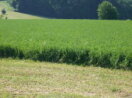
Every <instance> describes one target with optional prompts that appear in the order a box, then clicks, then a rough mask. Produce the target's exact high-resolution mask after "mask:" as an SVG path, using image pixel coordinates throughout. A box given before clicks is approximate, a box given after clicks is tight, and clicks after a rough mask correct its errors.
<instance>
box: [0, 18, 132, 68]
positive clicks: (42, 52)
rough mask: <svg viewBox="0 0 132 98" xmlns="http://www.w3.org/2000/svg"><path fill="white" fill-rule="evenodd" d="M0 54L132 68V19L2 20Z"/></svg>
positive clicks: (3, 55) (0, 24) (40, 59)
mask: <svg viewBox="0 0 132 98" xmlns="http://www.w3.org/2000/svg"><path fill="white" fill-rule="evenodd" d="M0 57H13V58H20V59H33V60H39V61H50V62H60V63H72V64H78V65H94V66H101V67H110V68H125V69H132V21H130V20H126V21H114V20H113V21H107V20H104V21H101V20H56V19H53V20H51V19H40V20H0Z"/></svg>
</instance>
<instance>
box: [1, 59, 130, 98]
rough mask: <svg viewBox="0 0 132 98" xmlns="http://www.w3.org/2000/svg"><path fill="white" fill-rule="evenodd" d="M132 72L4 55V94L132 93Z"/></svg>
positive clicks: (49, 97)
mask: <svg viewBox="0 0 132 98" xmlns="http://www.w3.org/2000/svg"><path fill="white" fill-rule="evenodd" d="M131 76H132V72H131V71H124V70H111V69H104V68H99V67H81V66H72V65H66V64H56V63H46V62H43V63H40V62H34V61H29V60H12V59H0V97H3V96H4V97H13V98H14V97H16V98H18V97H22V98H23V97H24V98H34V97H35V98H37V97H38V98H39V97H46V98H88V97H92V98H101V97H102V98H104V97H105V98H106V97H107V98H121V97H127V98H129V97H130V98H131V97H132V86H131V84H132V77H131Z"/></svg>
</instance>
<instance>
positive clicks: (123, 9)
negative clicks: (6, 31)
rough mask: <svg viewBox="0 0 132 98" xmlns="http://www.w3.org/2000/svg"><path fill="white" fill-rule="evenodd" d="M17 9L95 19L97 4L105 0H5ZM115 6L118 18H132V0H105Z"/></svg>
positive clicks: (41, 13)
mask: <svg viewBox="0 0 132 98" xmlns="http://www.w3.org/2000/svg"><path fill="white" fill-rule="evenodd" d="M7 1H8V2H10V4H11V5H12V6H13V7H14V8H16V9H17V11H20V12H24V13H30V14H35V15H41V16H47V17H55V18H66V19H69V18H70V19H97V18H98V15H97V8H98V5H99V4H100V3H101V2H102V1H105V0H7ZM107 1H109V2H111V3H112V4H113V5H114V6H116V8H117V10H118V12H119V18H120V19H132V0H107Z"/></svg>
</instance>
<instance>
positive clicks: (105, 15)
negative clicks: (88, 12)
mask: <svg viewBox="0 0 132 98" xmlns="http://www.w3.org/2000/svg"><path fill="white" fill-rule="evenodd" d="M97 11H98V18H99V19H118V15H119V14H118V11H117V8H116V7H115V6H113V5H112V3H110V2H108V1H104V2H102V3H101V4H100V5H99V7H98V10H97Z"/></svg>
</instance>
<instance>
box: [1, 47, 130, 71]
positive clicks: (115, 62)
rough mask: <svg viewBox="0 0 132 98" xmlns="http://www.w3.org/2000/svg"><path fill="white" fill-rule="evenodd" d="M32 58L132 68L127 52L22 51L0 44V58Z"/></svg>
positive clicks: (48, 49)
mask: <svg viewBox="0 0 132 98" xmlns="http://www.w3.org/2000/svg"><path fill="white" fill-rule="evenodd" d="M8 57H12V58H19V59H31V60H35V61H37V60H38V61H47V62H56V63H67V64H76V65H80V66H90V65H94V66H99V67H103V68H114V69H127V70H132V57H131V56H127V55H125V54H118V53H117V54H116V53H115V54H114V53H100V54H98V53H94V52H90V51H89V50H73V49H57V48H45V49H43V51H38V50H31V51H28V52H27V51H26V52H24V51H22V50H20V49H18V48H12V47H10V46H0V58H8Z"/></svg>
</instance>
